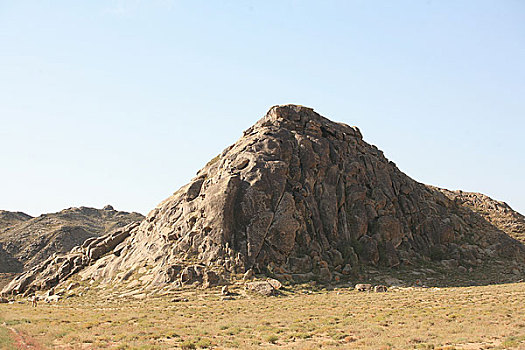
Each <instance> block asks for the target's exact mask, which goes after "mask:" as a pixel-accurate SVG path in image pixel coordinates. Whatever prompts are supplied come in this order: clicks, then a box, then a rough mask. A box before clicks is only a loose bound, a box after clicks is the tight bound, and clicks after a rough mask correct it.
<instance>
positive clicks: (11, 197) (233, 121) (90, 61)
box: [0, 0, 525, 215]
mask: <svg viewBox="0 0 525 350" xmlns="http://www.w3.org/2000/svg"><path fill="white" fill-rule="evenodd" d="M284 103H297V104H302V105H306V106H310V107H313V108H314V109H315V110H317V111H318V112H319V113H321V114H322V115H324V116H326V117H329V118H330V119H333V120H336V121H343V122H346V123H348V124H351V125H357V126H359V127H360V128H361V131H362V132H363V135H364V138H365V140H366V141H368V142H370V143H372V144H375V145H377V146H378V147H379V148H380V149H382V150H383V151H385V154H386V155H387V157H389V158H390V159H391V160H392V161H394V162H396V163H397V165H398V166H399V168H400V169H401V170H403V171H405V172H406V173H407V174H408V175H410V176H412V177H413V178H415V179H416V180H418V181H420V182H424V183H428V184H432V185H436V186H441V187H446V188H449V189H463V190H468V191H478V192H483V193H486V194H488V195H490V196H492V197H494V198H496V199H499V200H504V201H506V202H508V203H509V204H510V205H511V206H513V207H514V208H515V209H517V210H519V211H521V212H522V213H523V212H525V188H524V186H523V185H524V181H523V180H524V178H525V176H524V175H523V174H524V173H525V164H524V160H525V156H524V154H525V137H524V129H525V2H524V1H521V0H493V1H482V0H471V1H466V0H465V1H416V0H412V1H390V0H388V1H387V0H385V1H369V0H367V1H298V0H297V1H268V0H267V1H247V0H246V1H232V0H229V1H226V0H223V1H221V0H216V1H193V0H192V1H189V0H188V1H74V2H73V1H21V0H17V1H4V0H0V122H1V123H0V164H1V168H0V170H1V171H0V209H5V210H20V211H24V212H27V213H29V214H32V215H39V214H41V213H44V212H52V211H58V210H61V209H63V208H66V207H71V206H80V205H85V206H94V207H102V206H103V205H105V204H107V203H110V204H112V205H114V206H115V207H116V208H117V209H120V210H128V211H140V212H143V213H146V212H148V211H149V210H150V209H152V208H153V207H154V206H155V205H157V203H158V202H160V201H161V200H163V199H164V198H166V197H168V196H169V195H170V194H171V193H173V192H174V191H176V190H177V189H178V188H179V187H180V186H181V185H183V184H185V183H186V182H188V181H189V179H190V178H191V177H193V176H194V174H195V172H196V171H197V170H198V169H200V168H201V167H202V166H203V165H204V164H206V162H207V161H208V160H209V159H210V158H212V157H214V156H215V155H216V154H218V153H219V152H221V151H222V150H223V149H224V148H225V147H226V146H228V145H229V144H231V143H233V142H235V141H236V140H237V139H238V138H239V137H240V136H241V134H242V131H243V130H244V129H246V128H248V127H249V126H251V125H252V124H253V123H255V122H256V121H257V120H258V119H259V118H260V117H262V116H263V115H264V113H265V112H266V111H267V109H268V108H269V107H270V106H272V105H275V104H284Z"/></svg>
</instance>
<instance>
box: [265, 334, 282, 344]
mask: <svg viewBox="0 0 525 350" xmlns="http://www.w3.org/2000/svg"><path fill="white" fill-rule="evenodd" d="M265 340H266V341H267V342H268V343H271V344H275V343H276V342H277V340H279V338H278V337H277V336H276V335H275V334H271V335H269V336H267V337H266V338H265Z"/></svg>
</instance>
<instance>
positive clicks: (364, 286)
mask: <svg viewBox="0 0 525 350" xmlns="http://www.w3.org/2000/svg"><path fill="white" fill-rule="evenodd" d="M354 289H355V290H357V291H358V292H370V291H371V290H372V285H371V284H368V283H359V284H356V285H355V287H354Z"/></svg>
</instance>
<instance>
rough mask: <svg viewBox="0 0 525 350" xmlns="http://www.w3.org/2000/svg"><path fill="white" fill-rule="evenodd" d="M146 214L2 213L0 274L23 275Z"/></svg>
mask: <svg viewBox="0 0 525 350" xmlns="http://www.w3.org/2000/svg"><path fill="white" fill-rule="evenodd" d="M143 218H144V216H143V215H141V214H138V213H127V212H122V211H116V210H114V209H113V208H112V207H111V206H107V207H105V208H104V209H94V208H86V207H80V208H69V209H65V210H62V211H60V212H58V213H52V214H43V215H41V216H39V217H36V218H32V217H31V216H29V215H27V214H24V213H12V212H6V211H1V212H0V273H20V272H22V271H25V270H28V269H30V268H32V267H34V266H35V265H38V264H39V263H41V262H42V261H44V260H45V259H47V258H48V257H50V256H52V255H53V254H55V253H66V252H68V251H70V250H71V249H72V248H73V247H74V246H77V245H79V244H82V242H84V241H85V240H86V239H88V238H92V237H98V236H101V235H104V234H106V233H108V232H110V231H113V230H115V229H116V228H118V227H122V226H125V225H127V224H129V223H131V222H135V221H141V220H142V219H143Z"/></svg>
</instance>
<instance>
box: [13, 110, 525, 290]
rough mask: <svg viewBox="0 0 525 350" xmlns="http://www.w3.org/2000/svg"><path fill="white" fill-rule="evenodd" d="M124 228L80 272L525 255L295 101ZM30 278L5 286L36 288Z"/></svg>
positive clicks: (324, 278) (150, 284) (223, 272)
mask: <svg viewBox="0 0 525 350" xmlns="http://www.w3.org/2000/svg"><path fill="white" fill-rule="evenodd" d="M487 210H491V209H487ZM522 229H523V228H520V230H522ZM121 234H122V235H123V236H126V238H125V239H124V240H122V242H120V243H119V244H118V245H116V246H115V248H114V249H113V250H112V254H108V252H107V250H105V249H102V250H100V251H98V250H92V251H93V252H95V253H94V255H93V256H89V254H88V253H84V255H83V256H87V258H89V259H90V260H89V263H88V264H87V265H83V266H87V267H86V268H85V269H84V270H83V271H82V272H81V276H82V278H90V279H95V280H98V281H100V282H102V283H113V282H117V281H121V280H122V279H123V276H124V277H125V276H128V275H129V274H133V273H135V272H138V271H140V275H141V276H142V277H141V278H140V283H141V284H142V286H144V287H145V288H158V287H159V286H162V285H166V284H170V283H181V281H182V282H183V283H184V282H185V280H186V279H188V278H190V277H189V276H191V278H194V276H197V277H198V278H197V279H196V280H197V281H201V280H202V281H203V283H204V281H205V277H204V276H205V271H208V272H210V273H211V272H213V274H214V275H215V276H221V277H222V278H225V279H227V278H228V276H230V275H231V274H241V273H245V272H246V271H248V270H250V269H253V271H254V272H255V273H256V274H267V275H272V276H274V277H277V278H278V279H281V278H282V279H286V280H292V281H308V280H312V279H317V280H319V281H321V282H330V281H332V280H334V279H335V278H337V279H339V278H342V277H343V278H344V277H345V276H350V275H352V273H354V272H355V271H356V270H357V269H359V268H360V267H361V266H367V265H368V266H383V267H386V268H388V267H390V268H395V267H397V266H401V265H402V266H411V265H417V264H418V263H420V262H423V261H424V262H431V261H432V260H434V261H436V263H439V262H440V261H441V260H450V259H452V260H455V261H457V262H458V263H461V264H462V265H465V266H467V267H468V266H472V265H475V264H479V261H482V260H483V259H488V258H491V257H496V256H498V255H501V256H504V257H505V258H507V259H514V260H515V261H516V262H517V263H522V262H523V259H524V256H525V248H524V247H523V245H522V244H520V243H519V242H518V241H517V240H514V239H512V238H510V237H509V236H508V235H507V233H506V231H505V229H504V227H497V226H495V225H494V224H492V223H491V222H490V221H487V220H486V219H484V218H483V217H482V216H480V215H478V214H476V213H474V212H473V211H472V210H471V208H469V207H468V205H466V204H465V203H464V202H461V201H457V200H455V199H452V198H450V196H449V193H448V192H445V191H444V190H440V189H437V188H433V187H430V186H426V185H423V184H421V183H418V182H416V181H414V180H412V179H411V178H409V177H408V176H406V175H405V174H403V173H402V172H401V171H400V170H399V169H398V168H397V167H396V165H395V164H394V163H392V162H390V161H388V159H386V158H385V157H384V155H383V153H382V152H381V151H380V150H378V149H377V148H376V147H375V146H372V145H370V144H368V143H366V142H365V141H364V140H363V138H362V135H361V133H360V131H359V129H357V128H356V127H350V126H348V125H346V124H342V123H335V122H332V121H330V120H328V119H326V118H324V117H322V116H320V115H319V114H317V113H316V112H314V111H313V110H312V109H310V108H306V107H302V106H296V105H285V106H275V107H272V108H271V109H270V111H269V112H268V113H267V114H266V116H264V117H263V118H262V119H261V120H259V121H258V122H257V123H256V124H255V125H254V126H253V127H251V128H249V129H248V130H246V131H245V132H244V135H243V137H242V138H241V139H240V140H239V141H237V142H236V143H235V144H234V145H232V146H230V147H228V148H227V149H226V150H224V151H223V152H222V153H221V154H220V155H219V156H217V157H216V158H214V159H213V160H212V161H210V162H209V163H208V164H207V165H206V166H205V167H204V168H203V169H201V170H200V171H199V172H198V173H197V176H196V177H195V178H194V179H193V180H192V181H191V182H190V183H189V184H187V185H186V186H184V187H182V188H181V189H179V190H178V191H177V192H176V193H175V194H173V195H172V196H171V197H169V198H167V199H166V200H165V201H163V202H162V203H160V204H159V205H158V206H157V208H155V209H154V210H152V211H151V212H150V213H149V214H148V216H147V217H146V219H145V220H144V221H142V223H141V224H140V225H139V226H137V227H135V226H128V227H127V228H125V229H124V230H123V231H122V232H121ZM477 237H483V239H481V240H476V238H477ZM86 254H87V255H86ZM96 258H99V259H98V260H97V259H96ZM196 261H197V262H198V264H197V265H195V262H196ZM188 269H190V270H188ZM55 271H58V270H57V269H56V268H55ZM190 272H191V273H190ZM215 276H214V277H213V278H214V279H215ZM48 278H50V277H48ZM55 278H56V281H58V280H62V279H63V278H62V277H60V276H58V275H57V274H55ZM34 281H36V282H34V283H33V282H30V283H29V284H27V285H26V286H24V287H23V288H22V287H18V289H16V288H15V287H14V286H11V287H9V288H6V289H5V290H4V292H5V293H13V292H23V291H24V290H27V288H34V289H38V288H42V287H43V286H42V280H41V279H39V278H35V279H34ZM208 285H210V283H208Z"/></svg>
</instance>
